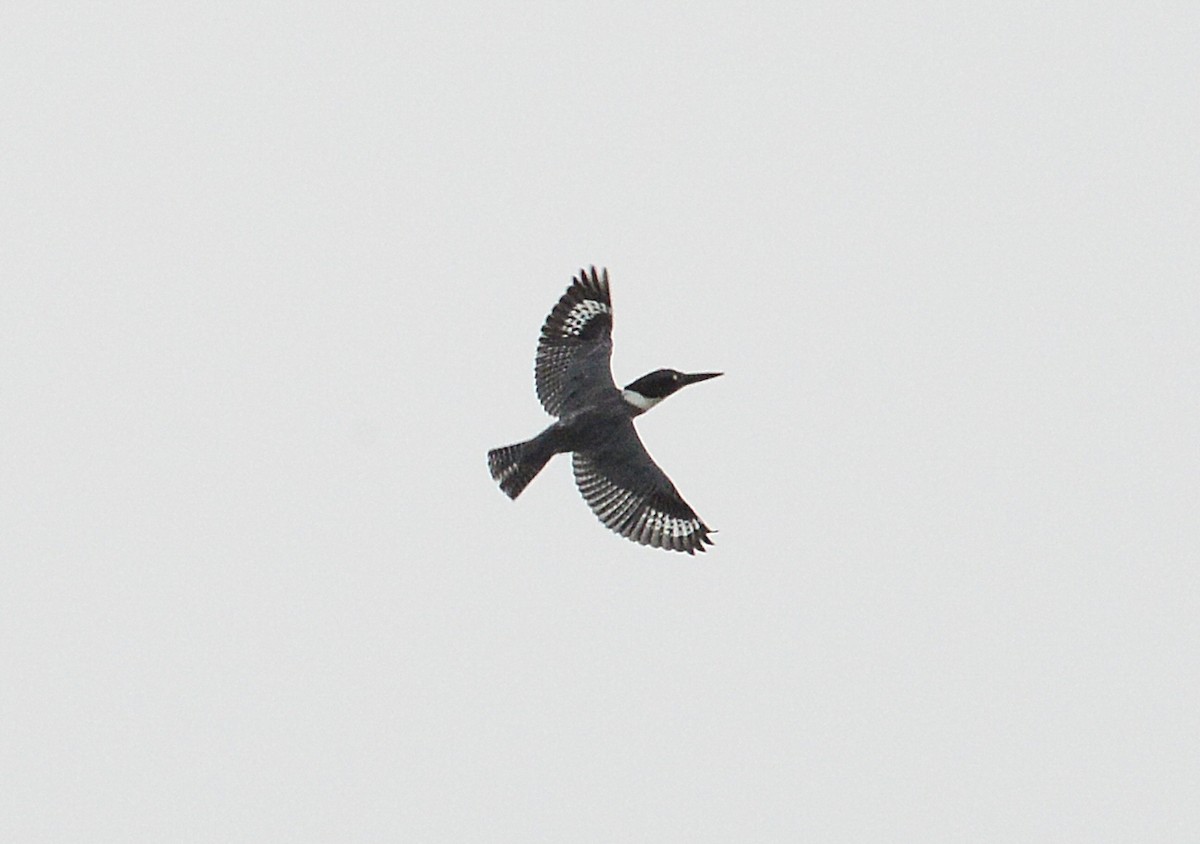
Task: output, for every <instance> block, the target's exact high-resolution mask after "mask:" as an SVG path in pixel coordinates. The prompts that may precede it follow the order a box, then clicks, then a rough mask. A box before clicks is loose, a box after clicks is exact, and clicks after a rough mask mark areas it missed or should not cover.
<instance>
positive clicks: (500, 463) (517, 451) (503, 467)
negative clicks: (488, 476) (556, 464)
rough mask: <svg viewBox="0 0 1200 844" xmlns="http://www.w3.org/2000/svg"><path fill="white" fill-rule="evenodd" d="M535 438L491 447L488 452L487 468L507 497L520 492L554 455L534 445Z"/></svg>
mask: <svg viewBox="0 0 1200 844" xmlns="http://www.w3.org/2000/svg"><path fill="white" fill-rule="evenodd" d="M535 442H536V441H535V440H530V441H529V442H523V443H517V444H516V445H506V446H504V447H503V448H493V449H492V450H491V451H489V452H488V470H489V471H491V473H492V478H494V479H495V480H496V482H497V483H499V484H500V489H502V490H504V494H505V495H507V496H508V497H509V498H516V497H517V496H518V495H520V494H521V491H522V490H524V489H525V487H527V486H529V482H530V481H532V480H533V479H534V477H536V476H537V473H538V472H540V471H542V468H543V467H544V466H545V465H546V463H547V462H548V461H549V460H550V458H551V457H552V456H553V455H554V452H552V451H549V452H548V451H544V450H542V449H539V448H537V447H536V446H535Z"/></svg>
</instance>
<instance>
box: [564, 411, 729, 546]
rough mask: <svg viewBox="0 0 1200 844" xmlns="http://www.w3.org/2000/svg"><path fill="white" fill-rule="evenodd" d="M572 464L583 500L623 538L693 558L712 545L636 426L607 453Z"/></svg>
mask: <svg viewBox="0 0 1200 844" xmlns="http://www.w3.org/2000/svg"><path fill="white" fill-rule="evenodd" d="M572 460H573V466H574V469H575V484H576V485H577V486H578V487H579V491H580V493H582V494H583V498H584V500H585V501H587V503H588V506H589V507H591V508H592V512H594V513H595V514H596V517H597V518H599V519H600V521H601V522H603V523H604V525H605V526H606V527H608V528H610V529H611V530H614V531H616V532H617V533H619V534H621V536H624V537H625V538H627V539H630V540H632V541H634V542H640V543H641V544H643V545H650V546H653V547H655V548H666V549H668V550H671V551H686V552H687V553H689V554H694V553H696V551H705V550H707V549H706V548H705V547H704V545H705V544H706V543H707V544H709V545H712V544H713V542H712V540H711V539H709V538H708V535H709V533H711V532H712V531H711V530H710V528H709V527H708V526H707V525H705V524H704V522H702V521H700V517H699V516H697V515H696V511H695V510H693V509H692V508H691V507H689V506H688V504H687V502H686V501H684V500H683V498H682V496H680V494H679V492H678V490H676V489H675V485H674V484H673V483H671V480H670V478H668V477H667V476H666V474H665V473H664V472H663V470H662V469H660V468H659V467H658V464H656V463H655V462H654V460H653V459H652V458H651V457H650V455H649V453H647V451H646V448H645V446H643V445H642V441H641V440H640V439H639V438H638V435H637V431H635V430H634V427H633V423H632V422H628V423H626V426H625V427H623V428H622V430H621V431H620V432H619V434H618V435H617V436H615V437H614V438H613V440H612V442H611V443H610V446H609V447H607V448H605V449H604V450H603V451H591V452H586V451H577V452H575V453H574V455H573V458H572Z"/></svg>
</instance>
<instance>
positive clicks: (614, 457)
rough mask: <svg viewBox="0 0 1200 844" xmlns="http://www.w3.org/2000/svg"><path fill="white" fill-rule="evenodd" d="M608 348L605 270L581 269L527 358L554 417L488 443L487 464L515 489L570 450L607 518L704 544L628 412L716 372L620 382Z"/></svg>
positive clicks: (675, 541) (670, 542) (620, 528)
mask: <svg viewBox="0 0 1200 844" xmlns="http://www.w3.org/2000/svg"><path fill="white" fill-rule="evenodd" d="M611 357H612V301H611V299H610V298H609V291H608V270H607V269H605V270H603V271H602V272H601V273H600V274H599V275H597V273H596V268H595V267H592V271H591V273H590V274H589V273H587V272H585V271H584V270H580V271H579V276H578V277H577V278H574V279H572V284H571V286H570V287H568V288H567V292H566V293H564V294H563V296H562V298H561V299H559V300H558V304H557V305H555V306H554V309H553V310H552V311H550V315H549V316H548V317H546V324H545V325H543V326H542V336H541V338H540V339H539V340H538V348H537V357H536V359H535V362H534V379H535V381H536V384H537V395H538V399H539V400H540V401H541V403H542V406H543V407H545V408H546V412H547V413H549V414H551V415H552V416H557V417H558V421H557V422H555V423H554V424H552V425H551V426H550V427H549V428H547V429H546V430H544V431H542V432H541V433H540V434H538V435H537V436H536V437H534V438H533V439H531V440H529V441H527V442H523V443H518V444H516V445H509V446H505V447H503V448H494V449H492V450H491V451H489V452H488V469H489V470H491V473H492V477H493V478H494V479H495V480H496V481H497V482H498V483H499V484H500V489H502V490H504V492H505V493H506V494H507V495H508V497H509V498H513V499H515V498H516V497H517V496H518V495H520V494H521V491H522V490H523V489H525V487H526V486H528V484H529V482H530V481H532V480H533V478H534V476H535V475H537V473H538V472H540V471H541V470H542V467H543V466H545V465H546V463H547V462H548V461H549V460H550V458H551V457H553V456H554V455H556V454H559V453H562V452H567V451H569V452H571V453H572V466H573V468H574V471H575V484H576V486H578V487H579V491H580V493H582V494H583V498H584V500H585V501H587V503H588V506H589V507H591V508H592V511H593V512H594V513H595V514H596V516H597V518H599V519H600V521H601V522H602V523H604V525H605V526H607V527H609V528H610V529H612V530H614V531H616V532H617V533H619V534H621V535H622V536H624V537H626V538H627V539H630V540H632V541H634V542H640V543H641V544H643V545H650V546H653V547H655V548H665V549H669V550H671V551H686V552H688V553H689V554H694V553H695V552H696V551H698V550H699V551H704V550H706V549H705V547H704V545H705V543H708V544H709V545H712V544H713V543H712V540H711V539H709V538H708V535H709V533H711V532H713V531H711V529H710V528H709V527H708V526H707V525H705V524H704V522H702V521H701V520H700V517H699V516H697V515H696V512H695V511H694V510H693V509H692V508H691V507H689V506H688V504H687V502H686V501H684V500H683V498H682V497H681V496H680V495H679V492H678V491H677V490H676V489H675V485H674V484H673V483H671V480H670V478H668V477H667V476H666V474H664V473H663V470H662V469H660V468H658V465H657V464H656V463H655V462H654V460H653V459H651V457H650V455H649V454H648V453H647V452H646V448H645V446H643V445H642V441H641V440H640V439H639V438H638V435H637V431H636V430H635V429H634V427H633V418H634V417H635V416H640V415H641V414H643V413H645V412H646V411H647V410H649V409H650V408H652V407H654V405H656V404H658V403H659V402H660V401H662V400H663V399H665V398H666V397H667V396H669V395H671V394H672V393H674V392H676V391H677V390H679V389H680V388H682V387H686V386H687V385H688V384H695V383H697V382H698V381H707V380H708V379H709V378H716V377H717V376H718V375H721V374H722V373H720V372H701V373H696V374H691V375H689V374H686V373H683V372H676V371H675V370H674V369H657V370H655V371H654V372H651V373H650V374H649V375H643V376H642V377H641V378H639V379H637V380H636V381H634V382H633V383H632V384H630V385H629V386H627V387H626V388H625V389H623V390H618V389H617V385H616V384H615V383H614V382H613V377H612V370H611V368H610V363H609V360H610V358H611Z"/></svg>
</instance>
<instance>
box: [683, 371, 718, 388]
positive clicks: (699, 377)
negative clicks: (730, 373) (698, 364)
mask: <svg viewBox="0 0 1200 844" xmlns="http://www.w3.org/2000/svg"><path fill="white" fill-rule="evenodd" d="M724 374H725V373H724V372H696V373H693V374H691V375H688V374H687V373H685V374H684V376H683V378H682V379H681V380H682V381H683V386H685V387H686V386H687V385H688V384H698V383H699V382H701V381H707V380H708V379H709V378H716V377H717V376H718V375H724Z"/></svg>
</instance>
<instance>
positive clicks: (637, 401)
mask: <svg viewBox="0 0 1200 844" xmlns="http://www.w3.org/2000/svg"><path fill="white" fill-rule="evenodd" d="M722 374H724V373H721V372H693V373H688V372H677V371H676V370H674V369H656V370H654V371H653V372H651V373H650V374H649V375H643V376H642V377H641V378H639V379H638V380H636V381H634V382H633V383H632V384H630V385H629V386H628V387H626V388H625V389H624V390H622V391H621V397H622V398H623V399H625V401H627V402H629V404H630V405H632V406H633V408H634V415H635V416H636V415H637V414H639V413H645V412H646V411H647V410H649V409H650V408H652V407H654V405H656V404H658V403H659V402H660V401H662V400H663V399H665V398H666V397H667V396H669V395H671V394H672V393H674V392H677V391H679V390H681V389H682V388H684V387H686V386H687V385H688V384H695V383H698V382H700V381H707V380H708V379H709V378H716V377H717V376H718V375H722Z"/></svg>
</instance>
